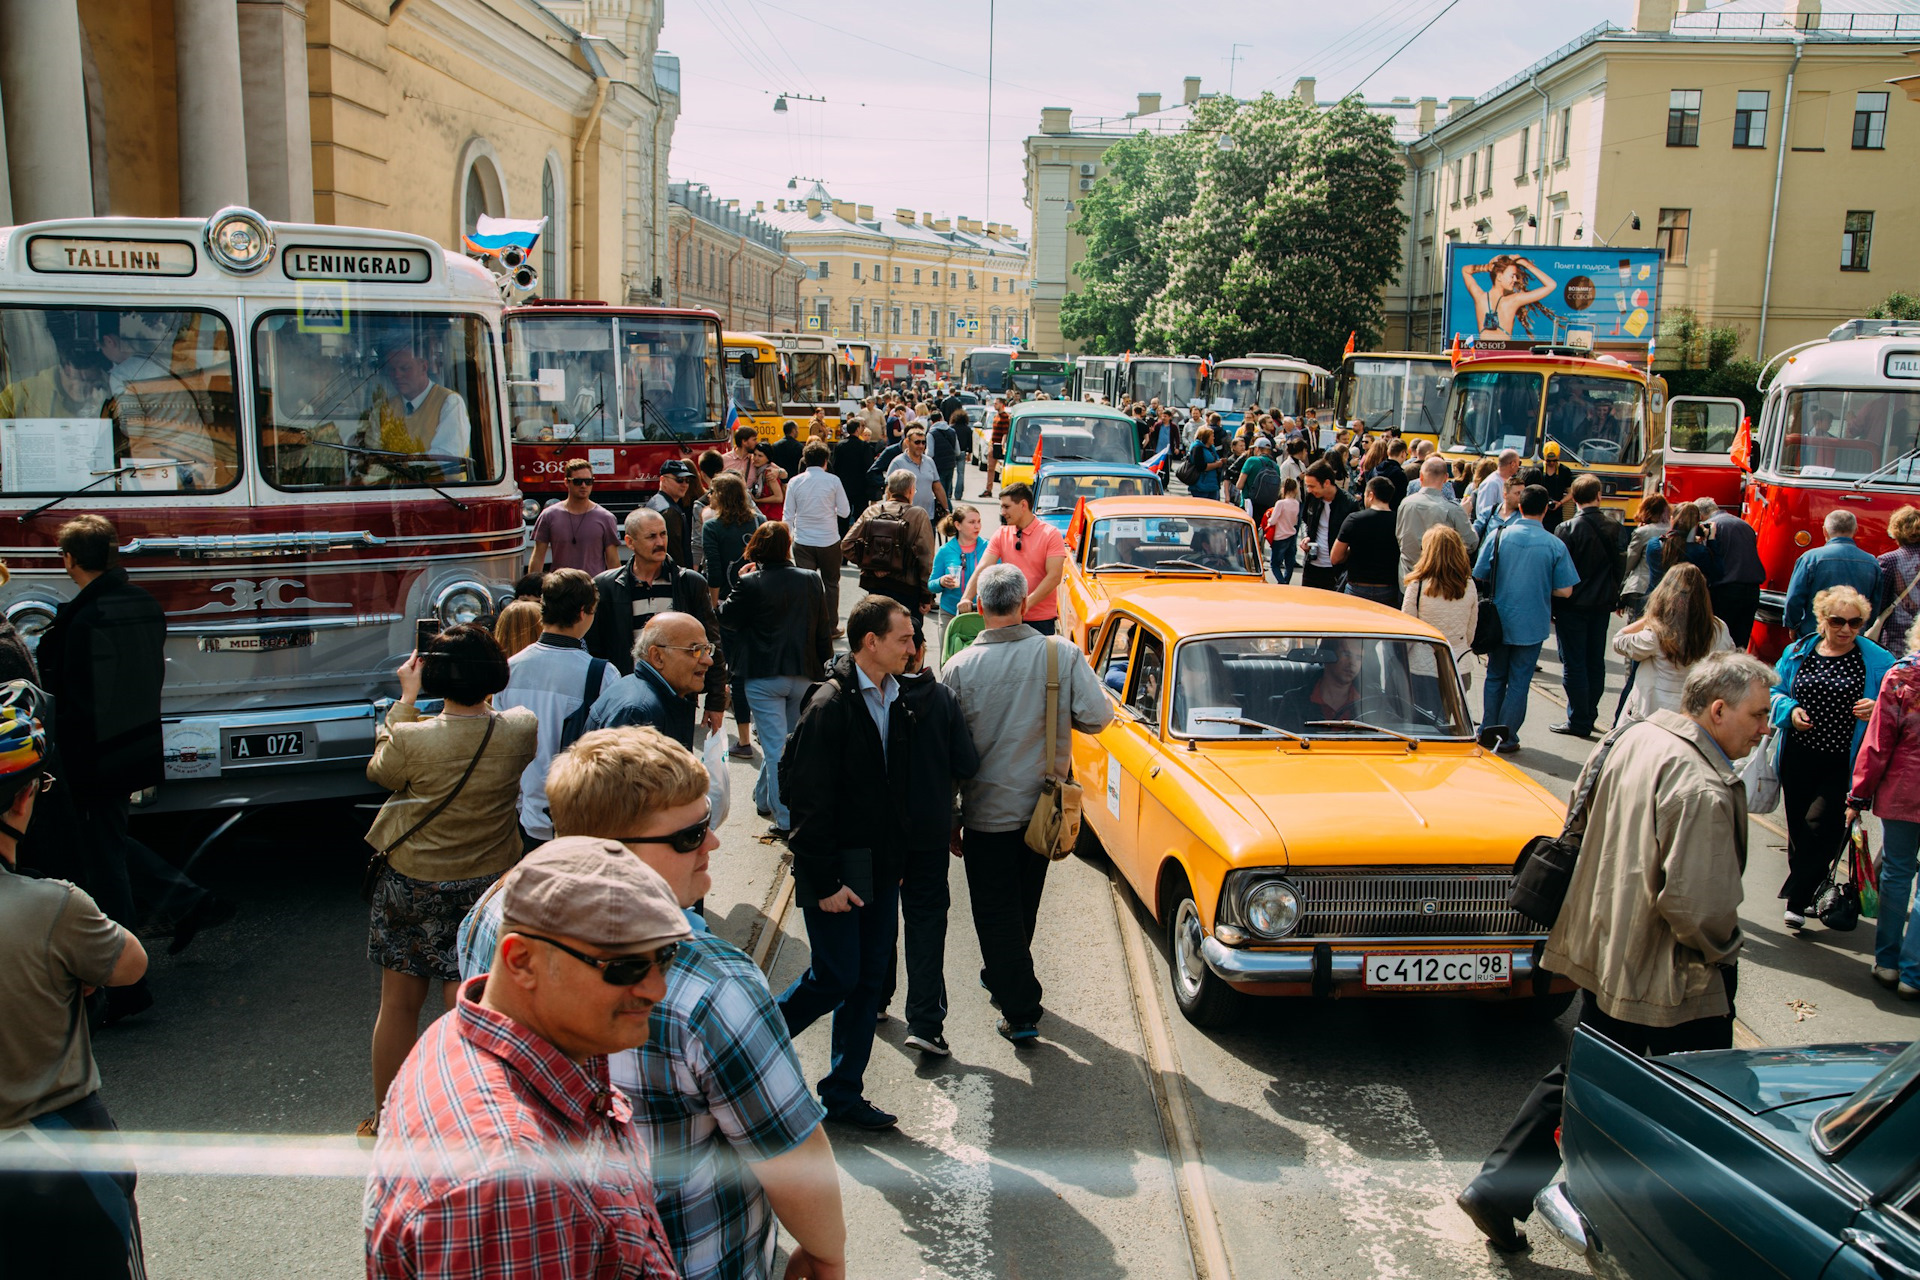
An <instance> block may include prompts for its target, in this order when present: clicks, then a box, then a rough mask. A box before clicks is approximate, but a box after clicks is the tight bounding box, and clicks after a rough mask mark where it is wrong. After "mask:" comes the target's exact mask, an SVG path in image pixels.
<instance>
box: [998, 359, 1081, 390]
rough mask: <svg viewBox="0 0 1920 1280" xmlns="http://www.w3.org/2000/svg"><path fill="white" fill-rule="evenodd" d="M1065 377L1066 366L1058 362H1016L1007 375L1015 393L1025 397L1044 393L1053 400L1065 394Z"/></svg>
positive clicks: (1066, 375)
mask: <svg viewBox="0 0 1920 1280" xmlns="http://www.w3.org/2000/svg"><path fill="white" fill-rule="evenodd" d="M1067 377H1068V374H1067V366H1066V365H1065V364H1064V363H1062V362H1061V361H1058V360H1047V361H1036V362H1027V361H1020V360H1016V361H1014V362H1013V364H1012V366H1011V367H1010V371H1009V373H1008V374H1007V378H1008V380H1009V381H1010V382H1011V383H1012V384H1013V389H1014V390H1015V391H1019V392H1022V393H1024V394H1027V395H1032V394H1033V393H1034V392H1036V391H1044V392H1046V393H1047V394H1048V395H1050V396H1052V397H1054V398H1055V399H1058V398H1059V397H1061V396H1064V395H1066V394H1067Z"/></svg>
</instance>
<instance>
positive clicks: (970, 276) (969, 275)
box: [967, 271, 980, 289]
mask: <svg viewBox="0 0 1920 1280" xmlns="http://www.w3.org/2000/svg"><path fill="white" fill-rule="evenodd" d="M979 287H980V286H979V285H978V284H976V283H975V282H974V276H973V272H971V271H969V272H967V288H969V289H977V288H979Z"/></svg>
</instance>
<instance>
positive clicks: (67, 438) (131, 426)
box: [0, 307, 240, 494]
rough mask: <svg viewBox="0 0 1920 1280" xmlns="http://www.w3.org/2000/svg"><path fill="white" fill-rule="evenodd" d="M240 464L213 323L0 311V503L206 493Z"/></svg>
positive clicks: (228, 348)
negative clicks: (80, 492) (80, 493)
mask: <svg viewBox="0 0 1920 1280" xmlns="http://www.w3.org/2000/svg"><path fill="white" fill-rule="evenodd" d="M239 463H240V459H239V422H238V413H237V401H236V399H235V396H234V385H233V336H232V332H231V331H230V330H229V329H228V328H227V324H226V321H225V320H223V319H221V318H220V317H219V316H217V315H215V314H213V313H212V312H208V311H152V310H126V311H121V310H91V309H83V308H65V309H53V308H39V307H32V308H30V307H7V308H4V309H0V492H5V493H18V494H55V493H71V492H73V491H74V490H76V489H81V488H87V487H91V488H92V489H93V491H95V492H107V493H111V492H121V493H128V492H133V493H138V492H152V491H166V492H172V491H194V492H202V493H206V492H213V491H216V490H220V489H227V488H231V487H232V485H233V484H234V482H235V481H236V480H237V479H238V478H239V474H240V465H239Z"/></svg>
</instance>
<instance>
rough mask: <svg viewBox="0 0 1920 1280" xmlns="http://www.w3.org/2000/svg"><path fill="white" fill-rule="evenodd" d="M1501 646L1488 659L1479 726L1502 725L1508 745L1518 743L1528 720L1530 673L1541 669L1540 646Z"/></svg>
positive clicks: (1541, 642) (1531, 675) (1537, 643)
mask: <svg viewBox="0 0 1920 1280" xmlns="http://www.w3.org/2000/svg"><path fill="white" fill-rule="evenodd" d="M1544 643H1545V641H1536V642H1535V643H1533V644H1503V645H1501V646H1499V647H1498V648H1496V649H1495V650H1494V651H1493V652H1492V653H1490V654H1488V655H1487V689H1486V702H1485V703H1484V704H1483V706H1484V709H1483V711H1482V713H1481V717H1480V724H1481V727H1483V728H1484V727H1485V726H1487V725H1490V724H1498V725H1505V726H1506V730H1507V741H1509V742H1519V741H1520V726H1521V724H1522V723H1524V722H1525V721H1526V718H1527V690H1528V689H1529V688H1530V687H1531V686H1532V684H1533V669H1534V668H1535V667H1537V666H1539V665H1540V646H1541V645H1542V644H1544Z"/></svg>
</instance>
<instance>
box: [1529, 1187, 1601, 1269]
mask: <svg viewBox="0 0 1920 1280" xmlns="http://www.w3.org/2000/svg"><path fill="white" fill-rule="evenodd" d="M1533 1212H1534V1214H1535V1215H1536V1216H1537V1217H1538V1218H1539V1219H1540V1222H1541V1225H1543V1226H1544V1227H1546V1229H1547V1231H1548V1232H1549V1233H1550V1234H1552V1236H1553V1237H1554V1239H1556V1240H1558V1241H1559V1242H1560V1243H1561V1244H1563V1245H1565V1246H1566V1247H1567V1248H1568V1249H1570V1250H1571V1251H1573V1252H1574V1253H1576V1254H1578V1255H1579V1256H1580V1257H1582V1258H1586V1259H1588V1260H1589V1261H1590V1260H1591V1259H1592V1258H1593V1255H1594V1253H1595V1248H1594V1242H1593V1228H1592V1227H1591V1226H1590V1225H1588V1223H1587V1219H1586V1217H1585V1215H1583V1214H1582V1213H1581V1212H1580V1209H1579V1206H1577V1205H1575V1204H1574V1203H1573V1197H1572V1196H1569V1195H1568V1194H1567V1184H1566V1183H1564V1182H1556V1183H1554V1184H1553V1185H1552V1186H1549V1187H1547V1188H1545V1189H1544V1190H1542V1191H1541V1192H1540V1194H1539V1195H1537V1196H1535V1197H1534V1198H1533Z"/></svg>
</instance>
